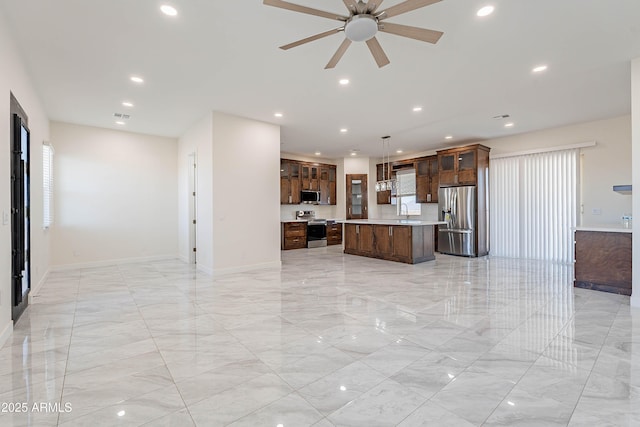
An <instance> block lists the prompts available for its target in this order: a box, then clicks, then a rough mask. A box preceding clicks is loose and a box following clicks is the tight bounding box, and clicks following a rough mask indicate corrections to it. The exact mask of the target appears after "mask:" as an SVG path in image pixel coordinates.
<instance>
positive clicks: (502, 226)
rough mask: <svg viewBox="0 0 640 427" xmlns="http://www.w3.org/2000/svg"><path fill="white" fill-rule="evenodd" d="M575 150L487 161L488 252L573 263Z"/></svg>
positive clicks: (576, 190) (575, 191)
mask: <svg viewBox="0 0 640 427" xmlns="http://www.w3.org/2000/svg"><path fill="white" fill-rule="evenodd" d="M578 158H579V150H578V149H571V150H562V151H551V152H545V153H536V154H528V155H523V156H516V157H505V158H497V159H492V160H491V168H490V171H491V190H490V191H491V198H490V199H491V202H490V203H491V207H490V209H491V215H490V218H491V227H490V229H491V236H490V237H491V253H492V254H493V255H495V256H504V257H511V258H523V259H539V260H549V261H555V262H562V263H569V262H573V234H572V228H573V227H575V226H576V223H577V216H578V213H577V210H578V209H577V205H578V196H577V194H578Z"/></svg>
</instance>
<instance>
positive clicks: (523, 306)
mask: <svg viewBox="0 0 640 427" xmlns="http://www.w3.org/2000/svg"><path fill="white" fill-rule="evenodd" d="M282 259H283V265H282V269H281V270H280V269H268V270H260V271H253V272H249V273H242V274H232V275H226V276H220V277H209V276H207V275H205V274H202V273H199V272H196V271H195V269H194V268H193V267H192V266H189V265H186V264H184V263H182V262H180V261H165V262H151V263H139V264H123V265H118V266H113V267H104V268H90V269H78V270H73V271H64V272H55V273H51V274H50V275H49V277H48V280H47V283H46V284H45V285H44V286H43V288H42V290H41V291H40V293H39V294H38V295H36V296H35V297H34V301H33V304H32V305H31V306H30V307H29V309H28V311H27V312H26V313H25V314H24V316H23V318H22V319H20V321H19V322H18V324H17V325H16V326H15V329H14V333H13V336H12V337H11V338H10V340H9V341H8V342H7V343H6V344H5V345H4V347H3V348H2V349H1V350H0V402H1V403H2V404H3V405H5V406H3V408H2V409H3V411H2V412H1V413H0V425H2V426H38V427H40V426H58V425H59V426H85V425H86V426H114V425H127V426H142V425H148V426H178V427H179V426H194V425H195V426H207V427H210V426H226V425H232V426H269V427H300V426H322V427H326V426H367V427H370V426H395V425H399V426H403V427H409V426H411V427H413V426H427V425H429V426H431V425H433V426H480V425H486V426H514V425H523V426H525V425H527V426H556V425H557V426H567V425H568V426H590V427H591V426H596V425H597V426H638V425H640V310H637V309H631V308H630V307H629V298H628V297H624V296H618V295H612V294H606V293H600V292H596V291H589V290H584V289H574V288H573V287H572V268H571V267H570V266H562V265H554V264H548V263H542V262H531V261H517V260H509V259H499V258H480V259H467V258H458V257H451V256H445V255H438V256H437V259H436V261H434V262H428V263H423V264H419V265H415V266H411V265H406V264H398V263H393V262H388V261H380V260H374V259H368V258H361V257H355V256H348V255H346V256H345V255H343V254H342V253H341V248H336V247H330V248H317V249H311V250H298V251H288V252H283V254H282ZM11 403H13V404H14V405H13V408H11V407H9V404H11ZM16 403H20V404H23V403H24V404H26V407H27V408H28V409H29V410H28V411H27V412H17V411H16V406H15V404H16ZM42 403H44V404H45V407H44V410H42V411H34V410H33V404H36V405H40V404H42ZM65 404H68V405H70V406H71V410H70V411H67V410H66V407H65ZM46 405H48V406H46ZM39 407H40V406H38V408H39ZM9 409H13V410H12V411H9Z"/></svg>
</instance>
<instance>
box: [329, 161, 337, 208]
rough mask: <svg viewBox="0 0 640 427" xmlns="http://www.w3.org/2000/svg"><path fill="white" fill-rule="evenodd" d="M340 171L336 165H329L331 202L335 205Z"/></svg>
mask: <svg viewBox="0 0 640 427" xmlns="http://www.w3.org/2000/svg"><path fill="white" fill-rule="evenodd" d="M337 177H338V172H337V169H336V167H335V166H331V167H329V204H330V205H335V204H337V202H336V188H337V182H338V180H337Z"/></svg>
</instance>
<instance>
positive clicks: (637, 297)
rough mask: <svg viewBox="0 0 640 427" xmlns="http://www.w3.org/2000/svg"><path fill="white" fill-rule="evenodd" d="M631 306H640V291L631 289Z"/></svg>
mask: <svg viewBox="0 0 640 427" xmlns="http://www.w3.org/2000/svg"><path fill="white" fill-rule="evenodd" d="M629 303H630V304H631V307H637V308H640V293H638V292H634V291H633V290H632V291H631V300H630V302H629Z"/></svg>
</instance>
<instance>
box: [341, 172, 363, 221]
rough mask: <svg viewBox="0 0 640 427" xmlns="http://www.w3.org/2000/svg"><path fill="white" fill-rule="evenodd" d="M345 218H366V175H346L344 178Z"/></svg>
mask: <svg viewBox="0 0 640 427" xmlns="http://www.w3.org/2000/svg"><path fill="white" fill-rule="evenodd" d="M346 187H347V188H346V190H347V197H346V199H347V203H346V205H347V206H346V208H347V212H346V216H347V219H367V218H368V198H367V175H366V174H348V175H347V176H346Z"/></svg>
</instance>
